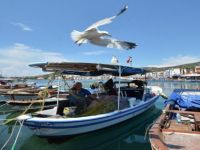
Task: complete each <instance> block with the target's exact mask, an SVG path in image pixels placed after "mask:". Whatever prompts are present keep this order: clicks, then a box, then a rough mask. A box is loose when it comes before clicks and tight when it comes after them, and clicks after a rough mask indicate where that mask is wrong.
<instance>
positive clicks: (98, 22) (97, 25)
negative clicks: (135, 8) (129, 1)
mask: <svg viewBox="0 0 200 150" xmlns="http://www.w3.org/2000/svg"><path fill="white" fill-rule="evenodd" d="M127 9H128V6H127V5H125V6H124V7H123V8H122V9H121V10H120V12H119V13H117V15H115V16H112V17H109V18H105V19H102V20H99V21H97V22H95V23H94V24H92V25H91V26H89V27H88V28H87V29H86V31H87V30H91V29H92V28H97V27H99V26H102V25H106V24H109V23H111V22H112V21H113V20H114V19H115V18H116V17H117V16H119V15H121V14H122V13H124V12H125V11H126V10H127Z"/></svg>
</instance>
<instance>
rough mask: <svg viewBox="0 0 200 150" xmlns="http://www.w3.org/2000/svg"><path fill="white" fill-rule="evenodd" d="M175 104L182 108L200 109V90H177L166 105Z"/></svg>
mask: <svg viewBox="0 0 200 150" xmlns="http://www.w3.org/2000/svg"><path fill="white" fill-rule="evenodd" d="M171 102H174V103H175V104H176V105H178V106H179V107H180V108H187V109H194V108H200V90H194V89H176V90H174V91H173V92H172V94H171V96H170V97H169V99H168V100H166V101H165V104H168V103H171Z"/></svg>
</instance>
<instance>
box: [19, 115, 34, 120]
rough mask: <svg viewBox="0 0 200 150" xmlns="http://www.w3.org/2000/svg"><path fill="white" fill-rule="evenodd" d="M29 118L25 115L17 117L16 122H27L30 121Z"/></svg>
mask: <svg viewBox="0 0 200 150" xmlns="http://www.w3.org/2000/svg"><path fill="white" fill-rule="evenodd" d="M30 118H31V115H28V114H26V115H21V116H18V117H17V120H18V121H23V120H27V119H30Z"/></svg>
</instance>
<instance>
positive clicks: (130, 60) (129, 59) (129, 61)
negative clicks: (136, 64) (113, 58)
mask: <svg viewBox="0 0 200 150" xmlns="http://www.w3.org/2000/svg"><path fill="white" fill-rule="evenodd" d="M132 62H133V58H132V57H131V56H129V57H128V60H127V61H126V63H128V64H129V63H132Z"/></svg>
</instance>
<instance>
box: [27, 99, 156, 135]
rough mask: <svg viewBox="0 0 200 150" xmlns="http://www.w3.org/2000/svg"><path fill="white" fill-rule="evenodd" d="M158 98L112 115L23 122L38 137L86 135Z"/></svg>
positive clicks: (146, 106) (147, 107)
mask: <svg viewBox="0 0 200 150" xmlns="http://www.w3.org/2000/svg"><path fill="white" fill-rule="evenodd" d="M158 97H159V96H155V97H153V98H151V99H149V100H148V101H146V102H143V103H141V104H139V105H137V106H135V107H132V108H126V109H124V110H120V111H115V112H112V113H107V114H102V115H96V116H89V117H80V118H65V119H55V118H54V119H52V118H36V117H35V118H34V117H33V118H30V119H27V120H25V122H24V125H25V126H28V127H29V128H30V129H31V130H33V131H34V134H36V135H38V136H40V137H62V136H70V135H76V134H82V133H87V132H91V131H95V130H99V129H102V128H105V127H109V126H112V125H115V124H118V123H121V122H123V121H125V120H128V119H130V118H132V117H135V116H137V115H139V114H141V113H143V112H144V111H146V110H148V109H149V108H150V107H152V106H153V105H154V102H155V101H156V100H157V99H158Z"/></svg>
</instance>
